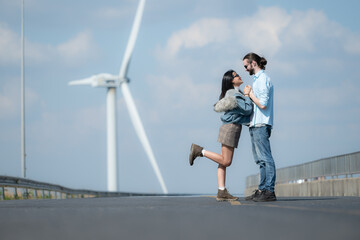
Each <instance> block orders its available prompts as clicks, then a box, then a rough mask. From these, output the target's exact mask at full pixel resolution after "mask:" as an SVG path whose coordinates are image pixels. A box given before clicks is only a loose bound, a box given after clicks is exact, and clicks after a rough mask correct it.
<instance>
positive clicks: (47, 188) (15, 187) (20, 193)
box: [0, 176, 184, 200]
mask: <svg viewBox="0 0 360 240" xmlns="http://www.w3.org/2000/svg"><path fill="white" fill-rule="evenodd" d="M180 195H181V196H182V195H184V194H156V193H155V194H151V193H130V192H106V191H92V190H83V189H71V188H66V187H63V186H60V185H55V184H50V183H44V182H38V181H34V180H29V179H24V178H17V177H9V176H0V200H13V199H68V198H92V197H126V196H127V197H129V196H180Z"/></svg>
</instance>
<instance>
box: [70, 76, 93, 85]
mask: <svg viewBox="0 0 360 240" xmlns="http://www.w3.org/2000/svg"><path fill="white" fill-rule="evenodd" d="M93 82H94V78H93V77H90V78H85V79H81V80H75V81H71V82H69V85H91V84H93Z"/></svg>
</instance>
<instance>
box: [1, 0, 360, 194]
mask: <svg viewBox="0 0 360 240" xmlns="http://www.w3.org/2000/svg"><path fill="white" fill-rule="evenodd" d="M137 4H138V1H134V0H123V1H111V0H104V1H68V0H65V1H44V0H25V5H26V6H25V54H26V58H25V64H26V75H25V77H26V80H25V81H26V153H27V176H28V178H29V179H33V180H38V181H45V182H50V183H55V184H60V185H63V186H66V187H71V188H86V189H92V190H106V188H107V187H106V184H107V182H106V89H103V88H91V87H90V86H71V87H70V86H68V82H69V81H72V80H75V79H80V78H84V77H88V76H91V75H93V74H97V73H103V72H104V73H112V74H117V73H118V72H119V69H120V64H121V60H122V57H123V53H124V51H125V46H126V43H127V39H128V36H129V33H130V29H131V25H132V22H133V18H134V15H135V11H136V7H137ZM359 5H360V2H358V1H355V0H353V1H330V2H329V1H314V0H313V1H308V0H305V1H296V2H294V1H291V2H290V1H285V0H284V1H280V0H278V1H276V0H274V1H265V0H263V1H238V0H236V1H235V0H234V1H230V0H225V1H215V0H206V1H205V0H201V1H190V0H189V1H188V0H186V1H184V0H181V1H180V0H175V1H164V0H148V1H147V2H146V5H145V12H144V16H143V22H142V25H141V28H140V32H139V36H138V39H137V43H136V46H135V50H134V54H133V57H132V61H131V64H130V69H129V72H128V76H129V78H130V80H131V82H130V85H129V86H130V90H131V92H132V94H133V97H134V99H135V102H136V104H137V107H138V110H139V113H140V116H141V118H142V121H143V124H144V127H145V129H146V132H147V135H148V137H149V140H150V143H151V145H152V148H153V151H154V154H155V157H156V158H157V161H158V164H159V167H160V170H161V172H162V175H163V177H164V180H165V183H166V185H167V188H168V190H169V192H170V193H178V192H181V193H214V192H216V191H217V190H216V188H217V182H216V168H217V166H216V164H215V163H213V162H211V161H210V160H207V159H200V160H197V161H196V162H195V165H194V166H193V167H190V166H188V160H187V159H188V153H189V148H190V145H191V143H192V142H195V143H197V144H199V145H202V146H205V148H206V149H209V150H212V151H216V152H219V151H220V144H219V143H217V134H218V128H219V126H220V124H221V122H220V115H219V114H218V113H215V112H214V111H213V109H212V106H213V104H214V103H215V102H216V100H217V98H218V96H219V93H220V86H221V78H222V75H223V74H224V72H226V71H227V70H228V69H234V70H236V71H237V72H238V73H239V74H240V75H241V76H242V78H243V80H244V82H245V84H251V81H252V79H251V77H250V76H249V75H248V74H247V73H246V72H245V71H244V69H243V67H242V57H243V56H244V55H245V54H246V53H248V52H251V51H254V52H257V53H259V54H260V55H262V56H264V57H265V58H267V60H268V66H267V69H266V71H267V73H268V75H269V76H270V77H271V79H272V81H273V84H274V86H275V102H274V103H275V120H274V129H273V132H272V136H271V144H272V151H273V156H274V159H275V162H276V166H277V168H282V167H287V166H291V165H295V164H300V163H304V162H308V161H313V160H317V159H320V158H323V157H329V156H333V155H339V154H345V153H351V152H355V151H359V147H360V145H359V142H360V126H359V122H360V121H359V120H360V108H359V105H360V95H359V92H360V81H359V80H360V79H359V75H358V73H357V68H358V66H359V64H360V26H359V24H358V23H359V22H360V19H359V18H360V16H359V14H358V10H359V9H360V6H359ZM20 31H21V1H20V0H19V1H5V0H0V123H1V124H0V132H1V134H0V166H1V167H0V175H8V176H21V160H20V159H21V156H20V143H21V141H20V140H21V139H20V76H21V71H20V59H21V58H20ZM245 84H244V85H245ZM117 103H118V105H117V106H118V109H117V114H118V115H117V116H118V119H117V124H118V172H119V183H118V184H119V188H120V191H131V192H161V188H160V185H159V183H158V182H157V179H156V176H155V174H154V173H153V170H152V168H151V165H150V163H149V161H148V159H147V157H146V155H145V152H144V150H143V148H142V146H141V145H140V142H139V140H138V138H137V136H136V135H135V131H134V128H133V126H132V124H131V121H130V119H129V116H128V113H127V109H126V106H125V104H124V100H123V98H122V96H121V92H120V91H119V90H118V91H117ZM256 173H258V167H257V165H256V164H255V163H254V161H253V158H252V153H251V144H250V139H249V133H248V129H247V128H244V129H243V132H242V136H241V139H240V143H239V148H238V149H237V150H236V152H235V156H234V160H233V164H232V166H231V167H230V168H229V169H228V175H227V184H226V185H227V187H228V188H229V189H230V192H232V193H243V190H244V188H245V178H246V176H248V175H252V174H256Z"/></svg>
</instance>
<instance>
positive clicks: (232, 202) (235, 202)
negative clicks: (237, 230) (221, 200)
mask: <svg viewBox="0 0 360 240" xmlns="http://www.w3.org/2000/svg"><path fill="white" fill-rule="evenodd" d="M230 204H231V205H232V206H237V205H241V202H239V201H231V202H230Z"/></svg>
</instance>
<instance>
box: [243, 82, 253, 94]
mask: <svg viewBox="0 0 360 240" xmlns="http://www.w3.org/2000/svg"><path fill="white" fill-rule="evenodd" d="M251 90H252V89H251V86H250V85H247V86H245V88H244V94H245V96H249V94H250V92H251Z"/></svg>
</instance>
